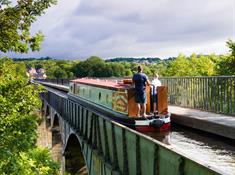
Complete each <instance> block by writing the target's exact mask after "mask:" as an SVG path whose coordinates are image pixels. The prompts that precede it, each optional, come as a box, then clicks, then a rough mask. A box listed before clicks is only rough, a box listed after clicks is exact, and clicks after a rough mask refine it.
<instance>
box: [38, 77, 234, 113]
mask: <svg viewBox="0 0 235 175" xmlns="http://www.w3.org/2000/svg"><path fill="white" fill-rule="evenodd" d="M107 79H108V78H107ZM112 79H114V78H112ZM118 79H120V78H118ZM69 80H70V79H44V80H41V79H38V80H37V81H42V82H50V83H55V84H61V85H65V86H68V84H69ZM160 80H161V82H162V84H163V85H165V86H168V102H169V104H171V105H176V106H182V107H188V108H194V109H201V110H205V111H210V112H215V113H221V114H227V115H233V116H235V76H212V77H168V78H164V77H163V78H160Z"/></svg>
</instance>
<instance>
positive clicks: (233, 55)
mask: <svg viewBox="0 0 235 175" xmlns="http://www.w3.org/2000/svg"><path fill="white" fill-rule="evenodd" d="M226 44H227V47H228V48H229V52H230V53H229V54H228V55H226V56H220V59H219V60H218V64H217V67H216V69H217V72H218V75H235V42H233V41H232V40H228V41H227V42H226Z"/></svg>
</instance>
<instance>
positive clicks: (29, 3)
mask: <svg viewBox="0 0 235 175" xmlns="http://www.w3.org/2000/svg"><path fill="white" fill-rule="evenodd" d="M55 3H56V0H46V1H45V0H18V1H17V4H16V5H14V6H13V5H12V4H11V2H10V1H9V0H0V29H1V30H0V51H2V52H7V51H14V52H19V53H27V52H28V50H29V48H31V49H32V50H33V51H37V50H39V49H40V45H41V42H42V40H43V38H44V37H43V34H42V33H41V32H38V33H36V34H35V35H33V36H31V34H30V26H31V24H32V23H33V22H35V21H36V19H37V17H38V16H41V15H42V14H43V13H44V12H45V10H46V9H47V8H48V7H50V6H51V5H52V4H55Z"/></svg>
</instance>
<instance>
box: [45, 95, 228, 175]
mask: <svg viewBox="0 0 235 175" xmlns="http://www.w3.org/2000/svg"><path fill="white" fill-rule="evenodd" d="M42 98H43V99H44V100H46V101H47V103H48V104H49V105H50V106H51V107H52V108H54V109H55V110H56V111H57V112H58V113H59V114H60V116H62V118H63V119H64V122H69V126H70V127H71V128H73V129H74V131H76V135H77V137H78V139H79V142H80V143H81V148H82V150H83V155H84V158H85V159H86V162H87V167H88V170H89V174H90V175H100V174H101V175H103V174H104V175H107V174H130V175H132V174H142V175H145V174H147V175H166V174H167V175H168V174H171V175H181V174H184V175H212V174H215V175H216V174H226V173H224V172H220V171H219V170H216V169H214V168H213V169H212V168H211V167H208V166H206V165H202V164H201V163H199V162H196V161H194V160H193V159H192V158H190V157H188V156H186V155H183V154H181V153H179V152H177V151H176V150H174V149H173V148H171V147H170V146H167V145H164V144H162V143H161V142H158V141H156V140H154V139H152V138H150V137H148V136H145V135H143V134H141V133H138V132H136V131H134V130H132V129H130V128H127V127H125V126H123V125H120V124H118V123H115V122H113V121H110V120H108V119H107V118H105V116H102V115H100V114H98V113H96V112H95V111H93V110H92V109H87V108H86V107H85V106H81V105H80V104H78V103H77V102H75V101H71V100H69V99H67V98H64V97H62V96H59V95H58V94H55V93H53V92H48V93H45V92H44V93H42ZM59 104H60V105H59ZM61 106H64V107H65V109H64V108H61ZM74 111H77V112H74ZM77 122H78V123H77ZM67 137H69V136H67Z"/></svg>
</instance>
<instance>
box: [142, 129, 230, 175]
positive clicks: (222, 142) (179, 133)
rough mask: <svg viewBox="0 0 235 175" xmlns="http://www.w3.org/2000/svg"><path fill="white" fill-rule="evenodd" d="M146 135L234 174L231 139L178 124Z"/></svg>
mask: <svg viewBox="0 0 235 175" xmlns="http://www.w3.org/2000/svg"><path fill="white" fill-rule="evenodd" d="M147 135H148V136H150V137H153V138H155V139H156V140H158V141H160V142H162V143H165V144H167V145H171V146H172V147H174V148H175V149H176V150H179V151H180V152H183V153H185V154H186V155H188V156H190V157H193V158H194V159H195V160H198V161H200V162H202V163H206V164H207V165H210V166H211V167H215V168H217V169H220V170H222V171H224V172H226V173H228V174H231V175H235V143H234V141H232V140H228V139H225V138H221V137H219V136H215V135H211V134H207V133H204V132H200V131H197V130H194V129H189V128H186V127H182V126H179V125H178V126H173V127H172V129H171V131H166V132H155V133H147Z"/></svg>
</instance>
